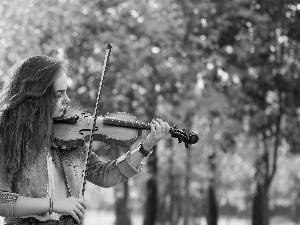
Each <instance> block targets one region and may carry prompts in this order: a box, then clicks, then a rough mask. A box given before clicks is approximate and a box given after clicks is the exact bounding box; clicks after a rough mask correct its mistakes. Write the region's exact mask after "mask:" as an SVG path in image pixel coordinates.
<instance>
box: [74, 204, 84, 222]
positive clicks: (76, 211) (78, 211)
mask: <svg viewBox="0 0 300 225" xmlns="http://www.w3.org/2000/svg"><path fill="white" fill-rule="evenodd" d="M74 212H75V213H76V215H77V216H78V217H79V218H80V219H83V218H84V216H83V213H82V212H81V211H80V209H79V208H77V207H75V209H74Z"/></svg>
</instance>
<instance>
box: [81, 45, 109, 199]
mask: <svg viewBox="0 0 300 225" xmlns="http://www.w3.org/2000/svg"><path fill="white" fill-rule="evenodd" d="M111 49H112V46H111V44H110V43H108V45H107V48H106V53H105V59H104V64H103V68H102V75H101V79H100V85H99V89H98V96H97V102H96V107H95V111H94V116H93V117H94V121H93V129H92V130H91V133H90V139H89V146H88V149H87V151H86V157H85V167H84V173H83V176H84V179H83V186H82V191H81V193H80V194H81V196H82V198H84V192H85V185H86V175H87V174H86V168H87V164H88V157H89V154H90V152H91V148H92V143H93V135H94V131H95V130H96V122H97V114H98V110H99V107H100V100H101V94H102V87H103V83H104V78H105V75H106V69H107V63H108V61H109V56H110V52H111Z"/></svg>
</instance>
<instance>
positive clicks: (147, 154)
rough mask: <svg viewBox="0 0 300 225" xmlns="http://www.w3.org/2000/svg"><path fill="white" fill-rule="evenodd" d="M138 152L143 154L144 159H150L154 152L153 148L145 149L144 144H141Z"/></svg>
mask: <svg viewBox="0 0 300 225" xmlns="http://www.w3.org/2000/svg"><path fill="white" fill-rule="evenodd" d="M138 150H139V151H140V153H142V155H143V156H144V157H148V156H149V155H151V153H152V152H153V150H152V147H151V148H150V147H149V148H148V146H146V147H145V143H144V142H141V143H140V144H139V145H138Z"/></svg>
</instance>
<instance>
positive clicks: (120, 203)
mask: <svg viewBox="0 0 300 225" xmlns="http://www.w3.org/2000/svg"><path fill="white" fill-rule="evenodd" d="M114 191H115V198H116V201H115V212H116V221H115V225H131V219H130V212H129V209H128V196H129V186H128V181H125V182H124V183H122V184H119V185H117V186H116V187H115V188H114Z"/></svg>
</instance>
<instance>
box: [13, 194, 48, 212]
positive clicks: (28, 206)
mask: <svg viewBox="0 0 300 225" xmlns="http://www.w3.org/2000/svg"><path fill="white" fill-rule="evenodd" d="M49 208H50V200H49V199H48V198H29V197H23V196H19V197H18V200H17V201H16V204H15V207H14V216H15V217H20V216H28V215H38V214H43V213H47V212H48V211H49Z"/></svg>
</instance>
